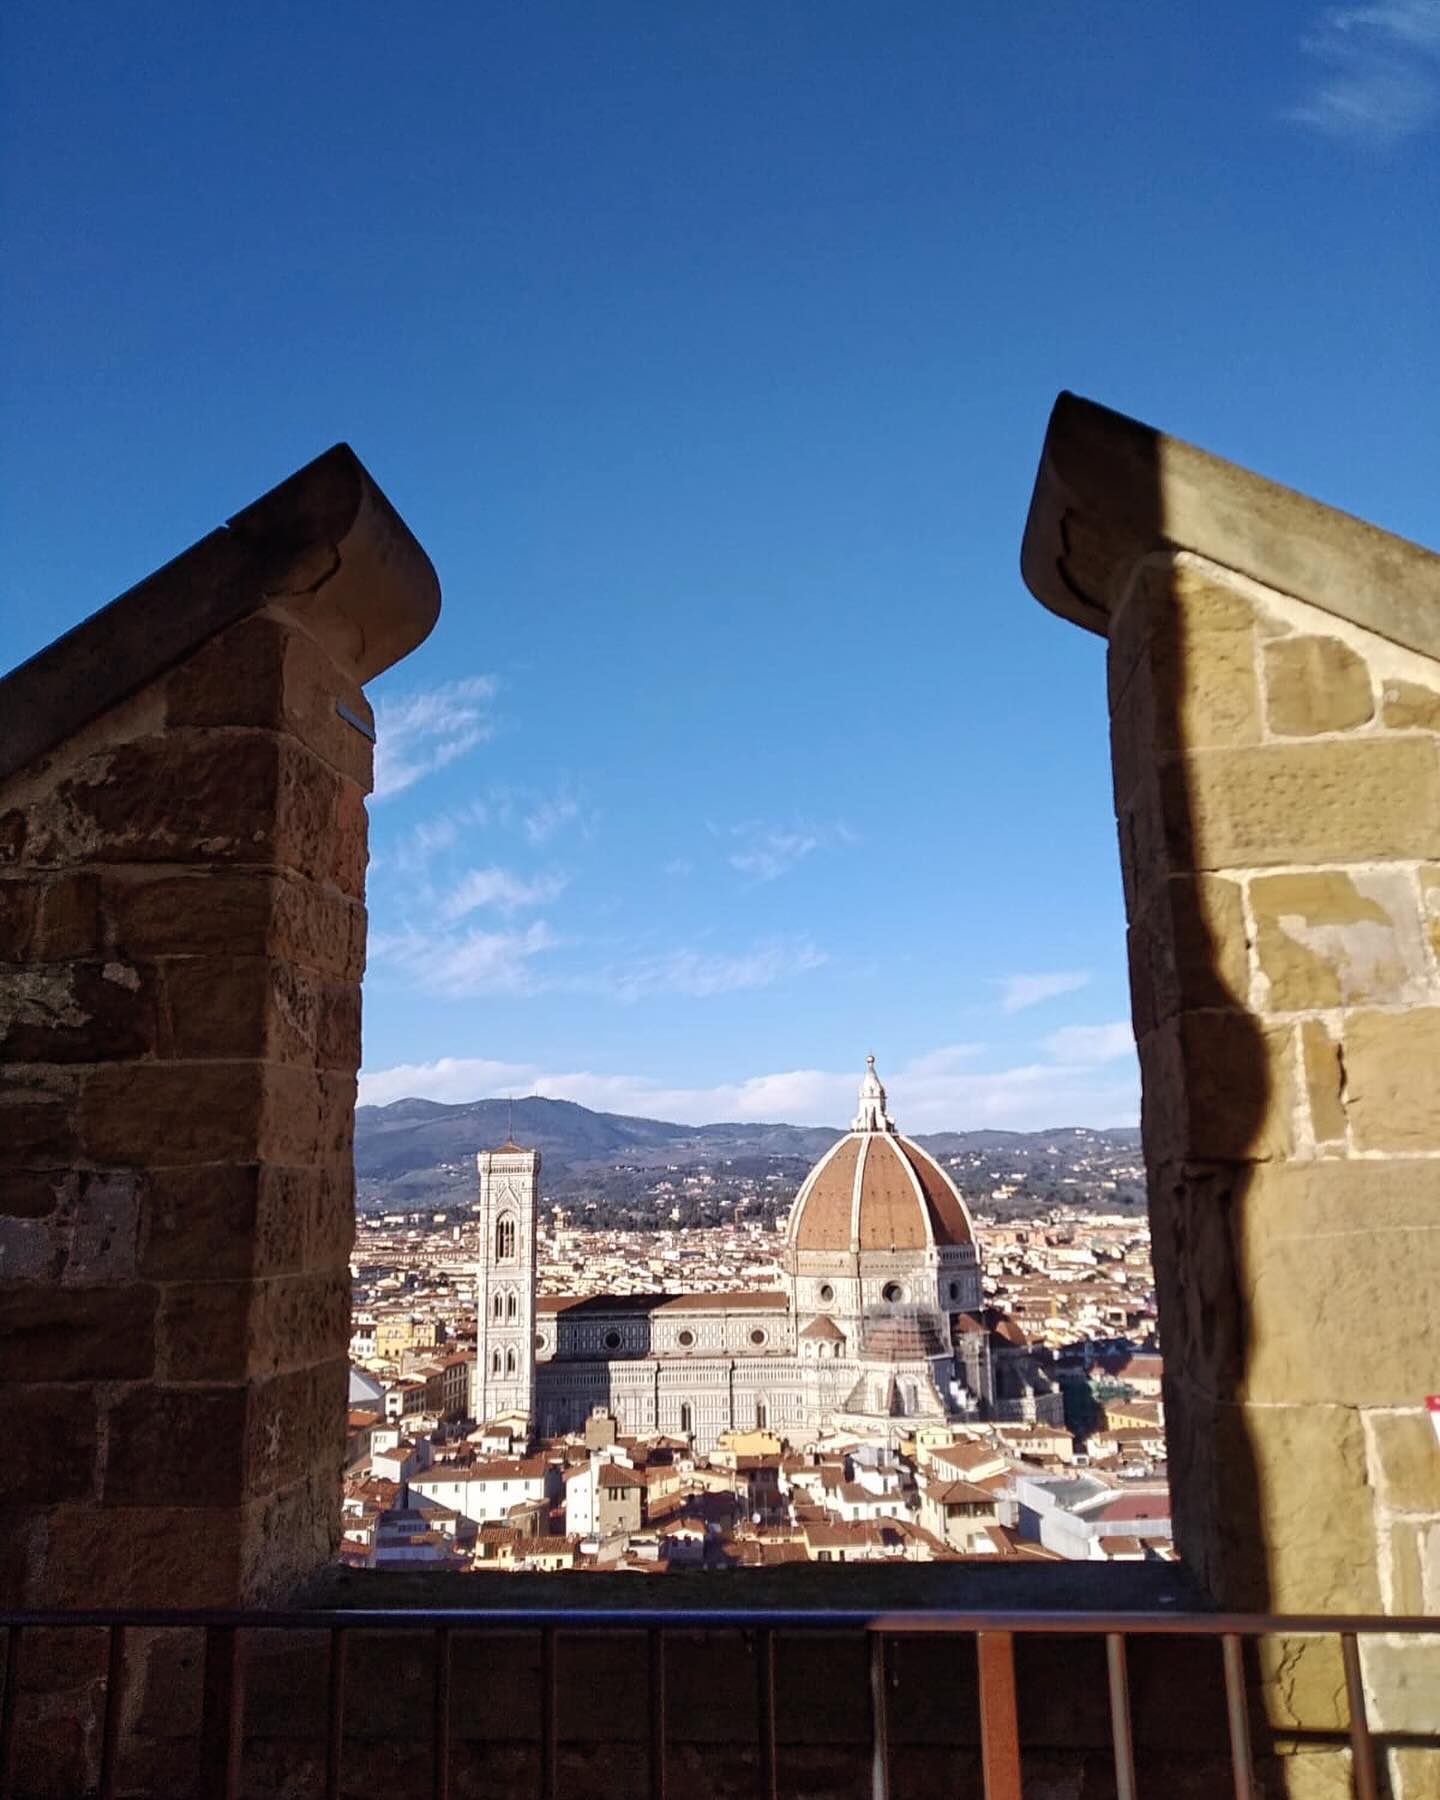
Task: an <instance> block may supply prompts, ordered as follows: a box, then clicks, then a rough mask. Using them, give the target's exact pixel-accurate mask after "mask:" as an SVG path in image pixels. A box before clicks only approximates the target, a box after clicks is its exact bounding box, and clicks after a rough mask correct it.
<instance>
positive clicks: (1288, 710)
mask: <svg viewBox="0 0 1440 1800" xmlns="http://www.w3.org/2000/svg"><path fill="white" fill-rule="evenodd" d="M1051 433H1052V439H1051V440H1048V441H1047V458H1046V461H1045V463H1043V464H1042V473H1041V479H1040V482H1039V484H1038V485H1037V494H1036V502H1035V506H1034V508H1033V509H1032V514H1031V524H1030V529H1029V532H1028V533H1027V578H1028V579H1029V580H1030V582H1031V585H1032V587H1033V588H1034V589H1035V591H1036V592H1037V593H1038V594H1039V595H1040V596H1041V597H1042V598H1043V599H1045V600H1046V602H1047V604H1050V605H1052V606H1053V607H1054V608H1055V610H1057V611H1060V612H1063V613H1065V614H1066V616H1068V617H1071V618H1074V619H1076V620H1077V621H1078V622H1080V623H1084V624H1086V625H1089V626H1091V627H1093V628H1097V629H1103V630H1104V631H1105V633H1106V635H1107V637H1108V665H1109V695H1110V709H1111V731H1112V748H1113V764H1114V779H1115V808H1116V816H1117V823H1118V829H1119V838H1120V853H1121V863H1122V868H1123V873H1124V882H1125V902H1126V911H1127V915H1128V920H1129V949H1130V972H1131V989H1132V1000H1133V1010H1134V1022H1135V1030H1136V1036H1137V1039H1138V1042H1139V1049H1140V1061H1141V1071H1142V1077H1143V1089H1144V1104H1143V1128H1144V1143H1145V1157H1146V1165H1147V1170H1148V1175H1149V1185H1150V1216H1151V1226H1152V1233H1153V1248H1154V1257H1155V1271H1156V1282H1157V1292H1158V1300H1159V1315H1160V1324H1161V1333H1162V1341H1163V1348H1164V1355H1165V1366H1166V1426H1167V1435H1168V1439H1169V1455H1170V1485H1171V1491H1172V1496H1173V1503H1174V1509H1175V1531H1176V1543H1177V1547H1178V1549H1179V1550H1180V1553H1181V1555H1182V1557H1183V1559H1184V1561H1185V1564H1186V1566H1187V1568H1188V1569H1189V1571H1190V1572H1191V1573H1192V1574H1194V1575H1195V1576H1197V1577H1198V1578H1199V1579H1200V1581H1201V1582H1202V1583H1203V1585H1204V1586H1205V1587H1206V1588H1207V1589H1208V1590H1209V1592H1210V1593H1211V1595H1212V1596H1213V1597H1214V1599H1215V1600H1216V1601H1217V1602H1219V1603H1220V1604H1222V1605H1223V1606H1225V1607H1227V1608H1231V1609H1237V1610H1253V1611H1258V1612H1292V1613H1305V1612H1352V1613H1374V1612H1388V1613H1394V1614H1397V1615H1404V1614H1417V1613H1424V1612H1433V1611H1434V1610H1436V1607H1437V1602H1440V1456H1437V1452H1436V1445H1435V1442H1434V1438H1433V1434H1432V1433H1431V1429H1430V1426H1429V1423H1428V1421H1427V1418H1426V1416H1425V1413H1424V1410H1423V1402H1424V1395H1425V1392H1426V1390H1427V1389H1431V1390H1433V1389H1434V1387H1435V1386H1436V1371H1437V1369H1440V1359H1437V1358H1440V1324H1437V1321H1440V1307H1437V1301H1436V1294H1437V1292H1440V1204H1437V1202H1440V1058H1437V1054H1436V1053H1437V1050H1440V640H1437V637H1436V632H1437V629H1440V560H1437V559H1435V558H1431V557H1428V556H1427V555H1426V554H1425V553H1424V552H1423V551H1420V550H1419V549H1417V548H1416V547H1415V546H1413V545H1408V544H1404V543H1402V542H1401V541H1400V540H1397V539H1391V538H1386V537H1385V536H1384V534H1383V533H1379V532H1376V531H1375V530H1374V529H1373V528H1372V527H1368V526H1364V525H1362V524H1360V523H1359V522H1358V521H1354V520H1347V519H1345V518H1344V516H1343V515H1340V514H1335V513H1331V512H1329V511H1328V510H1327V509H1324V508H1321V507H1317V506H1316V505H1315V504H1314V503H1313V502H1310V501H1307V500H1304V499H1303V498H1302V497H1301V496H1298V495H1294V494H1289V493H1287V492H1286V491H1285V490H1283V489H1277V488H1274V487H1273V486H1272V485H1271V484H1269V483H1265V482H1262V481H1261V480H1260V479H1259V478H1257V477H1253V476H1250V475H1248V474H1247V473H1246V472H1245V471H1242V470H1237V469H1234V468H1233V467H1231V466H1230V465H1228V464H1224V463H1220V462H1218V461H1217V460H1216V459H1214V458H1210V457H1206V456H1205V455H1204V454H1203V453H1201V452H1198V451H1194V450H1192V449H1191V448H1190V447H1189V446H1185V445H1178V444H1175V443H1174V442H1173V441H1172V440H1168V439H1163V438H1159V437H1157V436H1156V435H1155V434H1153V433H1147V432H1146V431H1145V430H1144V428H1143V427H1139V426H1135V425H1134V424H1133V423H1132V422H1130V421H1126V420H1119V419H1117V417H1116V416H1115V415H1112V414H1105V413H1104V412H1103V411H1102V409H1099V408H1094V407H1091V406H1089V405H1088V403H1085V402H1075V401H1069V400H1062V402H1061V404H1060V406H1058V407H1057V410H1056V415H1055V419H1054V420H1053V421H1052V425H1051ZM1342 576H1343V579H1341V578H1340V577H1342ZM1347 582H1348V584H1349V585H1348V586H1347ZM1292 584H1293V585H1292ZM1311 594H1316V595H1318V596H1319V597H1320V598H1321V599H1323V601H1324V604H1323V605H1317V604H1314V603H1313V601H1312V600H1311V599H1310V598H1309V597H1308V596H1309V595H1311ZM1365 1669H1366V1678H1367V1685H1368V1689H1369V1695H1370V1703H1371V1707H1372V1723H1373V1724H1375V1725H1376V1726H1378V1727H1380V1728H1382V1729H1383V1730H1384V1731H1386V1732H1390V1733H1404V1732H1406V1731H1413V1730H1420V1729H1425V1728H1426V1715H1427V1714H1428V1716H1429V1724H1431V1725H1433V1720H1434V1697H1435V1695H1436V1694H1437V1693H1440V1643H1437V1642H1436V1641H1434V1640H1425V1641H1420V1640H1418V1639H1414V1638H1412V1639H1410V1640H1408V1641H1407V1640H1403V1639H1387V1640H1380V1641H1376V1642H1372V1643H1370V1644H1369V1645H1367V1647H1366V1651H1365ZM1258 1674H1259V1677H1260V1698H1261V1700H1262V1702H1263V1709H1264V1715H1265V1717H1266V1719H1267V1720H1268V1722H1269V1725H1270V1727H1271V1731H1272V1734H1273V1739H1274V1741H1275V1742H1276V1743H1277V1744H1279V1745H1282V1746H1287V1747H1290V1748H1294V1749H1297V1750H1302V1749H1305V1748H1308V1747H1311V1746H1312V1745H1313V1744H1314V1742H1315V1736H1314V1734H1316V1733H1320V1734H1322V1735H1323V1734H1325V1733H1327V1732H1333V1731H1335V1730H1336V1729H1339V1728H1341V1727H1343V1725H1344V1722H1345V1719H1346V1717H1347V1704H1346V1698H1345V1684H1344V1678H1343V1672H1342V1670H1341V1668H1340V1663H1339V1656H1338V1648H1335V1647H1317V1646H1315V1645H1314V1644H1311V1645H1309V1646H1306V1647H1302V1646H1301V1645H1299V1644H1298V1643H1297V1642H1293V1641H1292V1642H1291V1643H1288V1644H1287V1643H1285V1642H1280V1643H1278V1644H1276V1645H1273V1646H1272V1648H1271V1650H1270V1651H1269V1652H1268V1653H1267V1654H1266V1656H1265V1657H1264V1658H1262V1661H1261V1664H1260V1667H1259V1670H1258ZM1341 1760H1343V1758H1342V1759H1341ZM1335 1762H1336V1757H1335V1756H1334V1755H1331V1754H1327V1755H1326V1756H1323V1757H1320V1758H1318V1759H1317V1758H1315V1757H1305V1756H1300V1757H1297V1758H1296V1759H1295V1763H1294V1766H1293V1769H1292V1773H1291V1782H1292V1786H1291V1788H1290V1790H1289V1791H1291V1792H1293V1793H1297V1794H1299V1793H1305V1792H1310V1791H1312V1790H1313V1791H1315V1792H1329V1791H1330V1789H1329V1788H1328V1787H1327V1786H1326V1785H1325V1784H1326V1783H1327V1782H1329V1783H1334V1784H1339V1783H1341V1782H1343V1781H1344V1780H1345V1779H1346V1777H1345V1775H1344V1772H1343V1771H1338V1772H1337V1770H1336V1769H1335V1768H1334V1767H1333V1766H1332V1765H1333V1764H1334V1763H1335ZM1393 1773H1394V1778H1395V1782H1396V1787H1395V1792H1396V1793H1397V1794H1399V1793H1400V1792H1401V1775H1402V1771H1401V1769H1400V1765H1399V1763H1398V1762H1397V1764H1396V1765H1395V1769H1394V1771H1393ZM1429 1778H1430V1779H1434V1778H1435V1764H1434V1763H1433V1762H1432V1763H1431V1764H1430V1765H1429ZM1423 1780H1424V1778H1423V1777H1421V1776H1414V1775H1412V1787H1411V1789H1410V1790H1406V1791H1407V1792H1413V1793H1415V1794H1420V1793H1422V1792H1428V1791H1432V1790H1430V1789H1428V1788H1426V1787H1425V1786H1424V1785H1423ZM1415 1781H1421V1782H1422V1785H1420V1786H1415V1785H1414V1782H1415Z"/></svg>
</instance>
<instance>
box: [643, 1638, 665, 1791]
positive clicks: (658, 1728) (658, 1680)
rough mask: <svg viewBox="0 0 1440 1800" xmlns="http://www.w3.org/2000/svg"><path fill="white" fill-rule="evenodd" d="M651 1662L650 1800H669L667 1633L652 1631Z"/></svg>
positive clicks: (650, 1641)
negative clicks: (667, 1783) (666, 1768)
mask: <svg viewBox="0 0 1440 1800" xmlns="http://www.w3.org/2000/svg"><path fill="white" fill-rule="evenodd" d="M647 1637H648V1640H649V1663H650V1800H665V1774H666V1770H665V1758H666V1754H667V1752H666V1746H665V1633H664V1632H663V1631H651V1632H649V1633H648V1634H647Z"/></svg>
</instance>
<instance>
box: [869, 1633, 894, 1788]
mask: <svg viewBox="0 0 1440 1800" xmlns="http://www.w3.org/2000/svg"><path fill="white" fill-rule="evenodd" d="M889 1683H890V1655H889V1643H888V1641H887V1639H886V1637H885V1633H884V1632H883V1631H872V1632H871V1633H870V1763H871V1776H870V1792H871V1796H872V1800H890V1695H889V1692H888V1689H889Z"/></svg>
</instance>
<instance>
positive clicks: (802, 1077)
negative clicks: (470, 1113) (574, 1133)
mask: <svg viewBox="0 0 1440 1800" xmlns="http://www.w3.org/2000/svg"><path fill="white" fill-rule="evenodd" d="M959 1048H960V1046H952V1047H951V1049H950V1050H949V1051H940V1052H931V1053H930V1054H929V1055H928V1056H920V1057H916V1058H915V1059H914V1060H913V1061H912V1062H911V1063H909V1064H907V1065H906V1066H905V1067H904V1068H903V1069H901V1070H900V1071H899V1072H897V1073H896V1074H895V1075H893V1076H886V1086H887V1088H888V1090H889V1104H890V1111H891V1114H892V1115H893V1116H894V1118H895V1120H896V1122H897V1123H898V1125H899V1126H900V1128H901V1129H902V1130H903V1131H907V1132H927V1131H964V1130H975V1129H979V1128H981V1127H988V1128H993V1129H1003V1130H1011V1131H1035V1130H1043V1129H1044V1128H1045V1127H1046V1126H1052V1125H1053V1126H1061V1125H1092V1126H1105V1125H1133V1124H1134V1123H1135V1121H1136V1119H1137V1117H1138V1115H1139V1079H1138V1071H1137V1070H1136V1068H1135V1065H1134V1063H1133V1062H1132V1063H1131V1064H1130V1066H1128V1067H1127V1068H1124V1069H1120V1068H1116V1067H1113V1066H1109V1065H1107V1066H1106V1067H1105V1069H1104V1070H1103V1071H1102V1070H1096V1069H1093V1068H1085V1067H1079V1066H1076V1067H1068V1066H1063V1065H1058V1064H1056V1063H1053V1062H1045V1063H1029V1064H1024V1065H1022V1066H1020V1067H1017V1068H1010V1069H998V1070H994V1071H991V1072H988V1073H981V1072H961V1071H959V1070H957V1069H955V1068H954V1067H950V1068H943V1067H941V1068H936V1067H934V1066H933V1065H934V1064H935V1063H936V1062H937V1060H938V1061H939V1062H941V1063H944V1062H945V1060H946V1059H947V1058H949V1059H950V1060H951V1061H952V1062H953V1061H954V1060H956V1058H955V1055H954V1052H955V1051H956V1050H958V1049H959ZM857 1060H858V1059H857ZM882 1073H884V1071H883V1069H882ZM859 1077H860V1070H859V1068H853V1069H844V1070H826V1069H789V1070H783V1071H777V1072H774V1073H770V1074H764V1075H752V1076H749V1077H748V1078H746V1079H743V1080H740V1081H736V1082H731V1083H719V1084H716V1085H715V1086H711V1087H681V1086H670V1085H667V1084H665V1083H663V1082H658V1081H653V1080H649V1079H647V1078H646V1077H644V1076H638V1075H624V1074H621V1075H609V1074H601V1073H598V1072H595V1071H592V1070H575V1071H570V1072H561V1073H556V1072H550V1071H546V1070H544V1069H542V1068H541V1067H539V1066H538V1065H535V1064H520V1063H500V1062H490V1061H485V1060H483V1059H479V1058H474V1059H470V1058H455V1057H443V1058H441V1059H439V1060H438V1061H436V1062H433V1063H418V1064H417V1063H410V1064H405V1065H402V1066H400V1067H397V1068H393V1069H379V1070H375V1071H373V1072H367V1073H365V1074H362V1076H361V1077H360V1098H361V1102H362V1104H367V1105H385V1104H387V1103H388V1102H389V1101H392V1100H401V1099H406V1098H409V1097H412V1096H415V1097H419V1098H423V1099H431V1100H442V1101H446V1102H450V1103H452V1104H453V1103H455V1102H458V1101H463V1100H479V1099H483V1098H485V1097H486V1096H487V1095H491V1094H495V1093H503V1092H515V1093H521V1092H524V1093H534V1094H544V1095H546V1096H548V1097H550V1098H552V1099H557V1100H574V1101H577V1102H578V1103H579V1104H580V1105H582V1106H589V1107H593V1108H595V1109H596V1110H598V1111H602V1112H619V1113H630V1114H639V1115H642V1116H646V1117H649V1118H657V1119H670V1120H674V1121H676V1122H677V1123H680V1124H693V1125H705V1124H715V1123H719V1122H722V1121H753V1122H756V1123H762V1122H763V1123H784V1124H792V1125H806V1124H809V1125H833V1126H846V1125H848V1124H849V1123H850V1120H851V1118H852V1117H853V1116H854V1112H855V1090H856V1087H857V1085H858V1082H859Z"/></svg>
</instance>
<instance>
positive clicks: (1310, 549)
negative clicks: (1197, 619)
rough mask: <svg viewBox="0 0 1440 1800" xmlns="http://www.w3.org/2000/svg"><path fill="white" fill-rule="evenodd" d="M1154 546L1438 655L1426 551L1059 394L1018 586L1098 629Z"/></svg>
mask: <svg viewBox="0 0 1440 1800" xmlns="http://www.w3.org/2000/svg"><path fill="white" fill-rule="evenodd" d="M1167 549H1168V550H1191V551H1194V552H1196V553H1197V554H1198V555H1201V556H1204V557H1206V558H1208V559H1209V560H1210V561H1212V562H1215V563H1220V564H1222V565H1223V566H1224V567H1226V568H1228V569H1233V570H1235V571H1237V572H1238V573H1239V574H1242V575H1247V576H1249V577H1250V578H1251V579H1252V580H1254V581H1257V582H1260V583H1262V584H1263V585H1264V586H1266V587H1269V588H1272V589H1275V590H1277V591H1279V592H1280V593H1284V594H1290V595H1293V596H1295V597H1296V598H1297V599H1301V600H1308V601H1309V602H1310V603H1311V604H1312V605H1314V606H1318V607H1320V608H1322V609H1323V610H1324V611H1326V612H1330V613H1333V614H1334V615H1335V616H1336V617H1337V618H1341V619H1348V620H1350V621H1351V622H1352V623H1354V624H1356V625H1360V626H1363V627H1365V628H1366V629H1367V630H1369V631H1374V632H1377V633H1378V634H1379V635H1380V636H1381V637H1385V638H1389V639H1390V640H1391V642H1393V643H1396V644H1401V645H1403V646H1404V647H1405V648H1407V649H1410V650H1416V651H1418V652H1419V653H1420V654H1421V655H1422V656H1433V657H1440V556H1437V555H1436V554H1435V553H1434V552H1433V551H1430V550H1427V549H1425V548H1424V547H1423V546H1422V545H1419V544H1413V543H1411V542H1410V541H1409V539H1408V538H1401V537H1395V536H1393V535H1392V534H1391V533H1390V532H1388V531H1382V530H1380V528H1379V527H1378V526H1376V525H1370V524H1367V523H1366V522H1365V521H1364V520H1363V519H1357V518H1354V517H1353V516H1352V515H1351V514H1349V513H1344V512H1340V511H1338V510H1337V509H1336V508H1334V507H1331V506H1323V505H1321V503H1320V502H1319V501H1318V500H1312V499H1310V498H1309V497H1308V496H1306V495H1304V494H1301V493H1297V492H1296V491H1295V490H1294V489H1293V488H1287V487H1282V486H1281V485H1280V484H1279V483H1278V482H1274V481H1268V480H1266V478H1265V477H1264V476H1263V475H1256V474H1253V473H1252V472H1251V471H1250V470H1249V469H1242V468H1241V467H1240V466H1239V465H1238V464H1236V463H1231V462H1226V461H1225V460H1224V459H1223V458H1222V457H1218V456H1212V455H1211V454H1210V453H1209V452H1208V451H1205V450H1198V449H1196V447H1195V446H1194V445H1193V444H1187V443H1185V442H1183V441H1182V440H1181V439H1180V438H1173V437H1167V436H1166V435H1165V434H1164V433H1163V432H1160V431H1156V430H1154V429H1153V428H1152V427H1150V426H1148V425H1142V424H1140V423H1139V422H1138V421H1137V420H1135V419H1130V418H1127V417H1126V416H1125V415H1124V414H1123V413H1117V412H1111V411H1110V409H1109V408H1108V407H1104V406H1100V405H1098V404H1097V403H1096V402H1095V401H1093V400H1085V399H1082V398H1080V396H1079V395H1077V394H1070V393H1062V394H1061V395H1060V396H1059V398H1058V399H1057V400H1056V402H1055V406H1054V410H1053V411H1052V412H1051V414H1050V423H1049V426H1048V427H1047V429H1046V432H1045V443H1044V446H1043V448H1042V449H1041V452H1040V467H1039V470H1038V471H1037V473H1036V477H1035V490H1034V494H1033V496H1032V498H1031V501H1030V514H1029V517H1028V519H1027V520H1026V524H1025V536H1024V540H1023V542H1022V545H1021V550H1020V572H1021V574H1022V576H1023V577H1024V580H1025V585H1026V586H1027V587H1028V588H1029V589H1030V591H1031V593H1032V594H1034V596H1035V598H1036V599H1037V600H1039V601H1041V602H1042V604H1043V605H1045V606H1048V607H1049V608H1050V610H1051V611H1052V612H1056V613H1059V615H1060V616H1061V618H1064V619H1069V620H1070V621H1071V622H1072V623H1074V624H1076V625H1083V626H1084V627H1085V629H1086V630H1087V631H1095V632H1098V633H1099V634H1100V635H1101V636H1102V637H1103V636H1105V635H1106V634H1107V631H1108V626H1109V618H1110V614H1111V612H1112V611H1113V610H1114V608H1115V606H1116V604H1117V603H1118V601H1119V600H1120V598H1121V596H1122V594H1123V591H1124V588H1125V584H1126V582H1127V581H1128V579H1129V576H1130V573H1131V571H1132V570H1133V568H1134V566H1135V564H1136V562H1137V561H1138V560H1139V558H1141V557H1142V556H1145V555H1147V554H1149V553H1151V552H1153V551H1157V550H1167Z"/></svg>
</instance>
